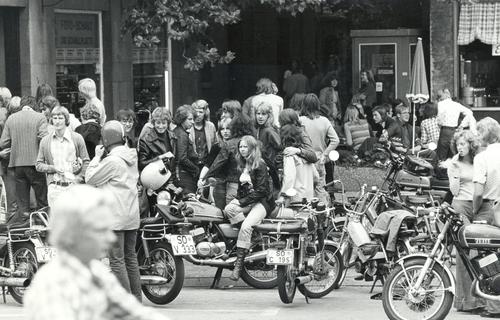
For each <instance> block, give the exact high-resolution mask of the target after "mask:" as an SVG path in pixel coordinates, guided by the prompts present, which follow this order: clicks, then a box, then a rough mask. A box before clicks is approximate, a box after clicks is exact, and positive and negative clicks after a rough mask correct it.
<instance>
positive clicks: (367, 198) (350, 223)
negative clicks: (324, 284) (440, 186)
mask: <svg viewBox="0 0 500 320" xmlns="http://www.w3.org/2000/svg"><path fill="white" fill-rule="evenodd" d="M334 183H336V184H340V185H341V191H342V199H344V195H345V191H344V186H343V183H342V182H341V181H339V180H336V181H334ZM342 202H343V203H344V211H345V212H346V216H344V217H336V218H335V219H334V220H333V221H332V227H331V228H330V229H329V231H328V234H327V239H332V240H333V242H334V243H336V244H338V247H339V251H340V253H341V255H342V260H343V263H342V266H343V269H342V270H341V277H340V278H339V282H338V283H336V286H335V287H336V288H339V287H340V286H341V285H342V283H343V281H344V279H345V276H346V273H347V270H348V269H349V268H351V267H355V269H356V271H357V272H358V273H361V274H362V275H363V276H362V277H363V278H364V279H365V280H370V281H371V280H373V279H374V281H373V285H372V288H371V290H370V293H371V292H373V289H374V286H375V284H376V282H377V281H379V280H380V281H381V282H382V283H383V282H384V279H385V277H386V276H387V274H388V273H389V271H390V270H391V269H392V267H393V265H394V262H395V261H397V260H398V259H399V257H401V256H404V255H407V254H409V253H412V252H414V251H415V250H416V249H415V247H414V246H413V245H412V243H411V240H412V238H413V237H415V236H416V235H417V234H418V231H417V230H416V224H417V218H416V217H415V215H414V214H413V213H412V212H411V211H410V210H407V208H405V207H404V206H403V205H401V204H399V203H397V202H396V201H395V200H394V199H391V198H390V197H388V196H387V195H386V194H385V193H383V192H381V191H380V190H376V191H375V192H373V193H371V192H368V193H364V194H363V195H362V196H361V198H360V199H359V200H358V202H357V203H356V204H355V205H354V209H349V208H347V207H346V206H345V202H344V201H342ZM362 208H364V210H360V209H362ZM392 218H394V220H399V224H395V225H394V226H392V228H391V223H392V222H391V223H389V224H388V227H389V229H386V228H384V229H379V228H380V227H381V226H384V227H385V225H387V224H386V223H383V221H384V219H385V220H386V221H387V220H392ZM379 219H382V220H380V221H378V220H379ZM396 229H397V230H396ZM391 230H392V232H393V236H392V237H395V240H394V248H392V249H393V250H388V249H389V246H388V238H389V237H390V233H391ZM394 233H395V234H394Z"/></svg>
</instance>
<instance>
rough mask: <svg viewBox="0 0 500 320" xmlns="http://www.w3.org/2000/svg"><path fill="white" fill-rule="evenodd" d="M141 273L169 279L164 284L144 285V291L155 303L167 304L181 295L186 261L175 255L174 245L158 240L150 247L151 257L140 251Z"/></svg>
mask: <svg viewBox="0 0 500 320" xmlns="http://www.w3.org/2000/svg"><path fill="white" fill-rule="evenodd" d="M138 260H139V270H140V272H141V275H155V276H161V277H164V278H166V279H167V280H168V282H167V283H166V284H164V285H163V284H162V285H142V292H143V293H144V295H145V296H146V298H148V300H149V301H151V302H153V303H155V304H161V305H163V304H167V303H170V302H172V301H173V300H174V299H175V298H177V296H178V295H179V293H180V291H181V289H182V286H183V284H184V261H183V260H182V258H181V257H179V256H174V254H173V251H172V247H171V246H170V244H168V243H166V242H158V243H156V244H154V245H152V246H151V247H150V257H149V258H146V257H145V255H144V252H139V254H138Z"/></svg>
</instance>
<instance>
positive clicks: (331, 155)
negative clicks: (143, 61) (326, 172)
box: [328, 150, 340, 162]
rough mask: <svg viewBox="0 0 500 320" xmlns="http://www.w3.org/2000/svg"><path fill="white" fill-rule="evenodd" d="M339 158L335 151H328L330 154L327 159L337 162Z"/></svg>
mask: <svg viewBox="0 0 500 320" xmlns="http://www.w3.org/2000/svg"><path fill="white" fill-rule="evenodd" d="M339 157H340V154H339V152H338V151H337V150H332V151H330V153H329V154H328V158H330V160H331V161H334V162H335V161H337V160H338V159H339Z"/></svg>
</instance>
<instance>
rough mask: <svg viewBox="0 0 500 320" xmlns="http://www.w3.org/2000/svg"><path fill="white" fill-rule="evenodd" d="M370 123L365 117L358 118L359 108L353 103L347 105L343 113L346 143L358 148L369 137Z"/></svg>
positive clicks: (355, 148)
mask: <svg viewBox="0 0 500 320" xmlns="http://www.w3.org/2000/svg"><path fill="white" fill-rule="evenodd" d="M370 131H371V129H370V125H369V124H368V121H366V120H365V119H360V118H359V110H358V108H356V107H355V106H353V105H349V106H347V109H346V111H345V115H344V133H345V137H346V140H347V145H349V146H351V147H352V148H353V149H354V150H358V149H359V147H360V146H361V144H362V143H363V142H364V141H365V140H366V139H368V138H370Z"/></svg>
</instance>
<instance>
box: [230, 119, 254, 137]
mask: <svg viewBox="0 0 500 320" xmlns="http://www.w3.org/2000/svg"><path fill="white" fill-rule="evenodd" d="M229 129H230V130H231V136H232V137H233V138H241V137H243V136H248V135H251V136H253V135H255V132H254V130H255V128H254V127H253V124H252V122H251V121H250V118H249V117H248V116H246V115H245V114H242V113H241V114H238V115H237V116H236V117H234V118H233V120H231V123H230V124H229Z"/></svg>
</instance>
